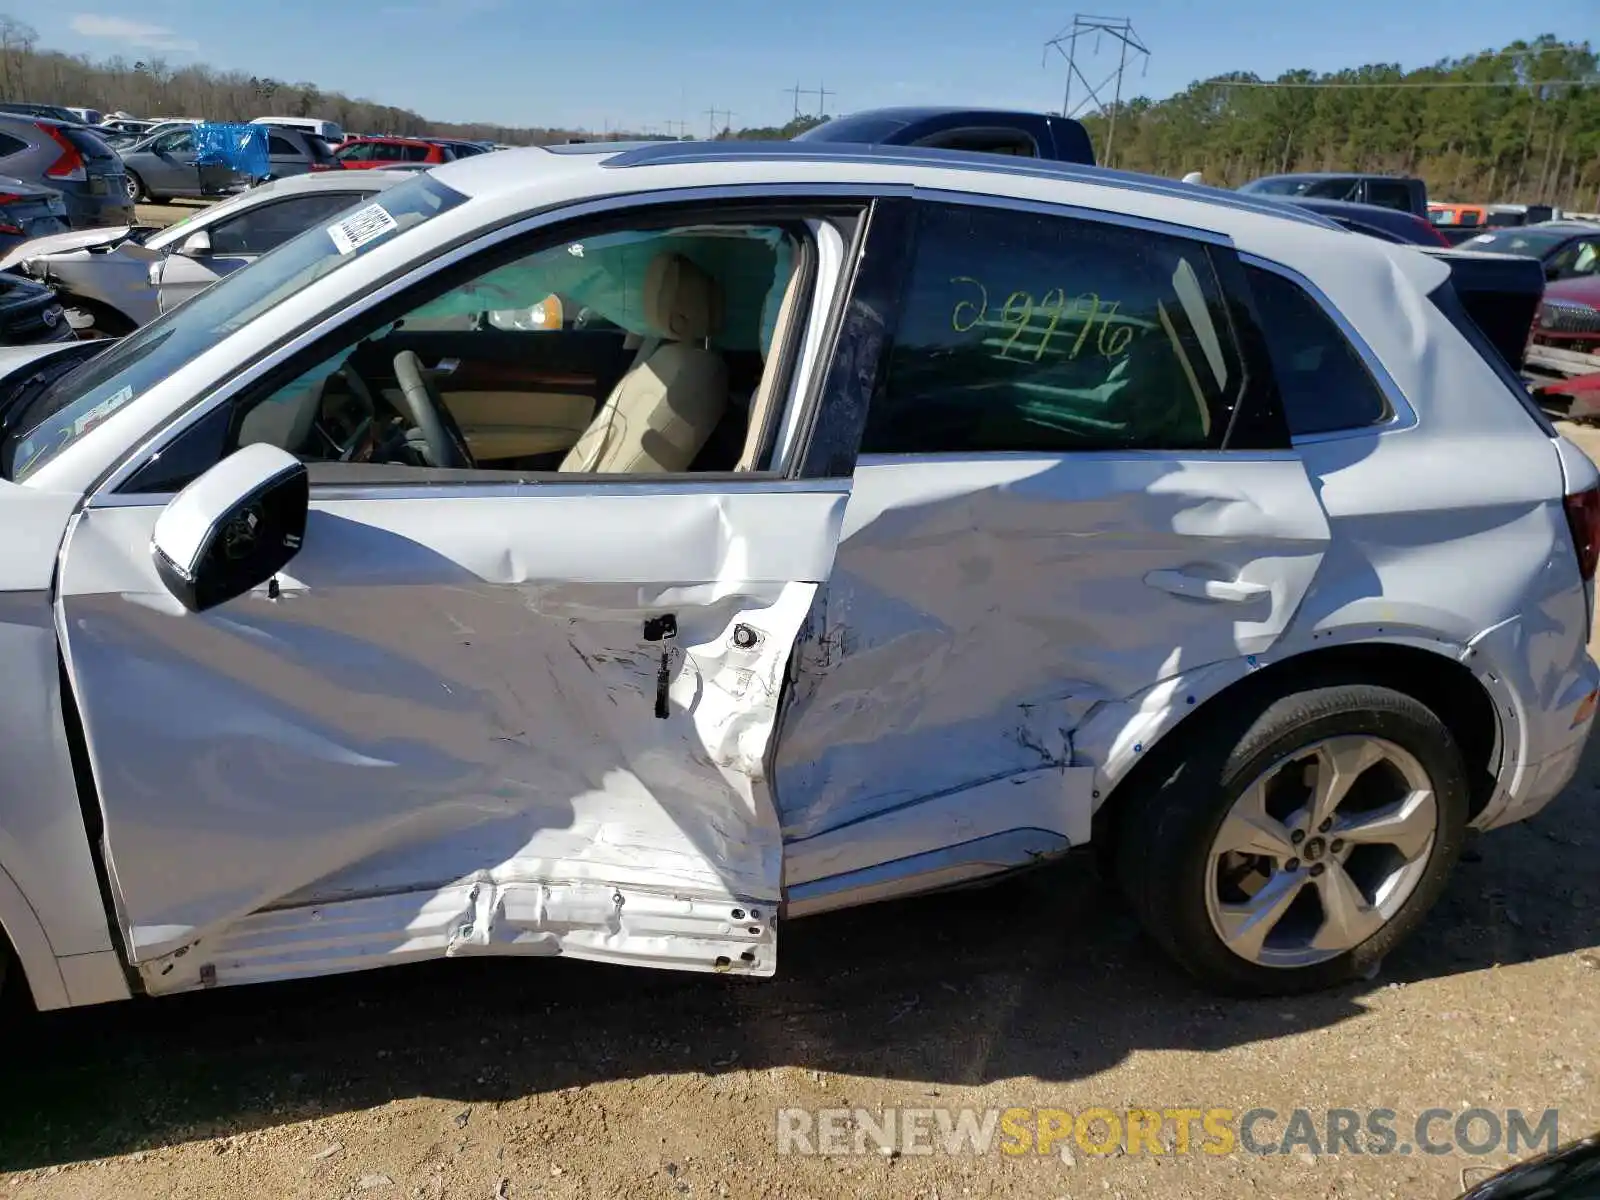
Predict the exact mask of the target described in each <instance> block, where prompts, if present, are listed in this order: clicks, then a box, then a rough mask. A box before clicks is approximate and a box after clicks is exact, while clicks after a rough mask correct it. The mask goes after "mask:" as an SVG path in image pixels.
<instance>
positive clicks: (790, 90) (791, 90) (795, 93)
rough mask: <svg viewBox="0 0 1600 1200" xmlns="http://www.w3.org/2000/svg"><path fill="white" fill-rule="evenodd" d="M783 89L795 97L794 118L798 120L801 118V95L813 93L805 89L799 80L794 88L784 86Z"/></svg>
mask: <svg viewBox="0 0 1600 1200" xmlns="http://www.w3.org/2000/svg"><path fill="white" fill-rule="evenodd" d="M783 90H784V92H785V93H786V94H788V95H791V96H793V97H794V119H795V120H796V121H798V120H799V119H800V97H801V96H809V95H810V94H811V93H810V92H807V91H803V90H802V89H801V87H800V84H799V82H798V81H797V82H796V83H795V85H794V86H793V87H792V88H784V89H783Z"/></svg>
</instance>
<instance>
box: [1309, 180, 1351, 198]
mask: <svg viewBox="0 0 1600 1200" xmlns="http://www.w3.org/2000/svg"><path fill="white" fill-rule="evenodd" d="M1299 194H1300V195H1302V196H1313V197H1315V198H1317V199H1319V200H1353V201H1359V200H1360V199H1361V181H1360V180H1359V179H1346V178H1339V179H1313V180H1310V181H1308V182H1307V183H1306V184H1305V186H1304V187H1303V188H1301V189H1300V192H1299Z"/></svg>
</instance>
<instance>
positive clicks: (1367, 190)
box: [1239, 171, 1428, 220]
mask: <svg viewBox="0 0 1600 1200" xmlns="http://www.w3.org/2000/svg"><path fill="white" fill-rule="evenodd" d="M1239 190H1240V191H1241V192H1244V193H1246V194H1247V195H1256V196H1306V197H1309V198H1311V199H1316V200H1347V201H1350V202H1351V203H1354V204H1375V205H1377V206H1379V207H1380V208H1393V209H1396V210H1398V211H1400V212H1408V213H1411V214H1412V215H1413V216H1416V217H1421V218H1422V219H1423V220H1427V219H1428V185H1427V183H1426V182H1424V181H1423V180H1421V179H1417V178H1414V177H1413V176H1410V175H1367V174H1363V173H1361V172H1359V171H1349V172H1336V171H1305V172H1300V173H1292V174H1288V175H1263V176H1262V177H1261V178H1260V179H1252V180H1250V182H1249V183H1244V184H1240V185H1239Z"/></svg>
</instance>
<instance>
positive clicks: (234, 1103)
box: [0, 431, 1600, 1200]
mask: <svg viewBox="0 0 1600 1200" xmlns="http://www.w3.org/2000/svg"><path fill="white" fill-rule="evenodd" d="M1577 436H1578V437H1579V438H1580V439H1582V440H1585V441H1587V442H1588V443H1589V449H1590V452H1591V453H1595V452H1596V450H1597V448H1600V437H1596V436H1594V435H1589V434H1586V433H1584V432H1582V431H1580V432H1579V433H1578V435H1577ZM1597 856H1600V744H1597V745H1596V747H1594V752H1593V753H1591V754H1590V756H1589V759H1588V762H1587V763H1586V764H1585V768H1584V770H1583V771H1582V773H1581V774H1580V776H1579V778H1578V780H1577V781H1576V782H1575V783H1574V784H1573V786H1572V787H1571V788H1570V789H1569V790H1568V792H1567V793H1566V794H1565V795H1564V796H1563V797H1562V798H1561V799H1560V800H1559V801H1558V802H1557V803H1556V804H1555V805H1554V806H1553V807H1552V808H1551V809H1549V810H1547V812H1545V813H1544V814H1543V815H1541V816H1540V817H1539V818H1537V819H1536V820H1534V821H1533V822H1531V823H1529V824H1528V825H1525V826H1522V827H1519V828H1515V829H1511V830H1506V831H1503V832H1501V833H1498V834H1496V835H1494V836H1492V837H1489V838H1485V839H1483V840H1482V841H1481V842H1479V843H1477V844H1476V845H1475V847H1474V848H1473V849H1472V850H1471V851H1469V856H1468V861H1466V862H1464V863H1463V864H1462V866H1461V869H1460V870H1459V872H1458V874H1457V876H1456V878H1455V883H1454V886H1453V887H1452V888H1451V890H1450V892H1449V894H1448V896H1447V897H1446V899H1445V900H1444V902H1443V903H1442V904H1441V905H1440V906H1439V908H1438V909H1437V910H1436V911H1435V912H1434V914H1433V915H1432V917H1431V918H1430V920H1429V921H1428V923H1427V925H1426V926H1425V927H1424V929H1423V931H1422V933H1421V934H1420V935H1419V936H1417V937H1416V938H1415V939H1413V940H1412V942H1411V943H1410V944H1409V945H1408V946H1407V947H1406V948H1405V949H1404V950H1403V952H1402V953H1400V954H1399V955H1397V956H1395V957H1394V958H1393V959H1391V960H1390V961H1389V962H1388V963H1387V964H1386V966H1385V969H1384V971H1383V972H1382V974H1381V975H1380V976H1379V977H1378V978H1377V979H1374V980H1372V981H1371V982H1369V983H1366V984H1362V985H1360V986H1357V987H1351V988H1347V989H1345V990H1342V991H1339V992H1335V993H1333V994H1330V995H1322V996H1318V997H1314V998H1310V999H1303V1000H1297V1001H1271V1002H1266V1003H1231V1002H1230V1003H1221V1002H1217V1001H1215V1000H1213V999H1211V998H1209V997H1208V996H1206V995H1203V994H1201V993H1199V992H1197V991H1196V990H1195V989H1194V988H1193V987H1191V986H1190V985H1189V983H1188V982H1187V981H1186V980H1185V979H1184V978H1182V977H1181V976H1179V975H1178V974H1177V973H1175V971H1173V970H1172V969H1170V968H1169V967H1168V966H1167V965H1166V964H1165V963H1164V961H1163V960H1161V959H1160V958H1158V957H1157V955H1156V954H1155V952H1154V951H1152V950H1151V949H1150V948H1149V946H1148V945H1147V944H1146V943H1145V942H1144V941H1143V940H1142V939H1141V937H1140V936H1139V934H1138V932H1137V930H1136V929H1135V927H1134V925H1133V923H1132V921H1131V919H1130V918H1129V917H1128V915H1127V914H1126V912H1125V911H1124V910H1123V908H1122V906H1121V905H1120V904H1119V903H1118V901H1117V900H1116V899H1115V897H1114V896H1112V895H1111V894H1110V893H1109V892H1108V891H1107V890H1105V889H1104V888H1103V887H1102V886H1101V885H1100V884H1098V883H1097V882H1095V880H1094V879H1093V878H1092V875H1090V874H1089V873H1087V872H1084V871H1070V870H1064V871H1057V872H1055V873H1053V874H1050V875H1036V876H1034V877H1032V878H1030V879H1027V880H1024V881H1019V882H1017V883H1016V884H1013V885H1008V886H1005V887H1002V888H998V889H994V890H991V891H988V892H982V893H973V894H968V895H964V896H946V897H940V898H933V899H926V900H922V901H917V902H911V903H904V904H896V905H886V906H882V907H879V908H876V909H872V910H869V911H865V912H859V913H854V914H847V915H843V916H838V917H829V918H819V919H816V920H814V921H809V922H796V923H795V924H794V925H792V926H790V927H788V928H786V930H785V932H784V938H783V943H784V944H783V958H782V973H781V975H780V977H779V978H778V979H777V980H773V981H768V982H765V983H757V982H752V981H738V980H727V979H722V978H716V977H685V976H674V975H670V974H663V973H651V972H626V971H622V970H616V969H607V968H599V967H593V966H586V965H584V964H580V963H566V962H540V961H534V962H526V961H525V962H504V961H502V962H498V963H495V962H485V961H458V962H449V963H441V964H437V965H436V966H430V967H424V968H401V969H396V970H393V971H388V972H379V973H373V974H368V975H365V976H354V977H349V978H342V979H332V980H319V981H310V982H307V983H303V984H294V985H287V986H278V987H271V988H256V989H243V990H239V991H235V992H221V993H216V994H209V995H201V996H191V997H183V998H178V999H172V1000H164V1001H158V1002H150V1003H142V1004H141V1003H133V1004H126V1005H121V1006H113V1007H111V1008H107V1009H102V1010H89V1011H83V1012H76V1013H66V1014H55V1015H52V1016H49V1017H46V1018H37V1017H35V1018H27V1019H25V1020H24V1022H23V1023H22V1024H21V1025H20V1026H17V1027H14V1028H13V1029H12V1030H11V1031H10V1032H11V1035H12V1036H11V1042H12V1047H13V1048H12V1049H11V1051H10V1052H9V1054H8V1056H7V1057H8V1061H7V1069H6V1072H5V1076H4V1079H5V1087H4V1090H3V1096H0V1168H4V1169H5V1170H6V1171H8V1172H9V1173H7V1174H4V1175H0V1194H3V1195H6V1196H9V1197H15V1198H17V1200H134V1198H139V1197H152V1198H154V1197H162V1198H166V1197H173V1198H179V1197H215V1196H218V1195H227V1196H231V1197H237V1198H240V1200H243V1198H245V1197H256V1196H260V1197H290V1196H292V1197H334V1196H347V1195H349V1196H354V1195H360V1196H371V1197H373V1198H374V1200H384V1198H387V1197H396V1198H398V1197H412V1196H418V1197H427V1198H429V1200H444V1198H447V1197H448V1198H451V1200H454V1198H457V1197H462V1198H466V1197H471V1198H476V1200H497V1198H501V1197H503V1198H506V1200H522V1198H523V1197H534V1196H538V1197H613V1196H614V1197H628V1198H633V1197H648V1196H663V1197H668V1196H689V1197H693V1196H701V1197H704V1196H734V1197H742V1196H783V1197H805V1196H817V1197H823V1196H850V1197H855V1196H861V1197H877V1196H891V1195H892V1196H915V1197H924V1198H926V1197H942V1198H945V1200H951V1198H954V1197H966V1196H973V1197H980V1196H1010V1195H1016V1196H1030V1197H1031V1196H1039V1197H1060V1196H1076V1197H1084V1196H1111V1197H1117V1196H1130V1197H1131V1196H1138V1197H1151V1198H1158V1200H1159V1198H1164V1197H1186V1198H1187V1197H1199V1198H1206V1197H1216V1198H1218V1200H1239V1198H1240V1197H1248V1196H1256V1195H1259V1196H1263V1197H1278V1196H1284V1197H1288V1196H1294V1197H1313V1196H1314V1197H1369V1196H1370V1197H1381V1198H1385V1200H1390V1198H1398V1197H1403V1198H1404V1200H1431V1198H1440V1200H1443V1198H1445V1197H1450V1196H1453V1195H1455V1194H1456V1193H1457V1192H1458V1191H1459V1190H1460V1189H1461V1187H1462V1185H1463V1183H1464V1182H1467V1183H1470V1182H1476V1181H1477V1180H1478V1179H1479V1178H1482V1177H1483V1176H1485V1175H1486V1174H1488V1173H1489V1169H1491V1168H1496V1167H1499V1166H1501V1165H1504V1164H1505V1163H1507V1162H1509V1161H1510V1156H1508V1155H1507V1154H1506V1153H1504V1152H1503V1151H1500V1152H1496V1153H1492V1154H1489V1155H1487V1156H1485V1157H1482V1158H1474V1157H1470V1156H1467V1155H1464V1154H1459V1153H1457V1154H1449V1155H1444V1156H1439V1157H1433V1156H1424V1155H1421V1154H1415V1155H1411V1156H1397V1155H1389V1156H1386V1157H1374V1156H1372V1155H1360V1156H1356V1155H1349V1154H1342V1155H1337V1156H1335V1155H1329V1154H1324V1155H1321V1156H1316V1155H1312V1154H1310V1153H1309V1152H1306V1151H1296V1152H1294V1153H1290V1154H1288V1155H1275V1156H1271V1157H1260V1156H1255V1155H1250V1154H1243V1153H1238V1154H1234V1155H1231V1156H1227V1157H1208V1156H1204V1155H1201V1154H1193V1153H1191V1154H1188V1155H1182V1154H1168V1155H1165V1156H1160V1157H1157V1156H1151V1155H1147V1154H1133V1155H1117V1156H1111V1157H1094V1156H1090V1155H1087V1154H1085V1153H1084V1152H1083V1151H1082V1150H1081V1149H1080V1150H1077V1151H1076V1152H1075V1153H1073V1154H1072V1155H1071V1156H1070V1161H1066V1160H1063V1158H1061V1157H1060V1156H1059V1155H1051V1156H1048V1157H1041V1156H1038V1155H1027V1156H1022V1157H1011V1156H1007V1155H1004V1154H1001V1153H998V1152H996V1153H991V1154H990V1155H988V1156H986V1157H983V1158H974V1157H970V1156H961V1157H947V1156H944V1155H936V1156H933V1157H921V1156H915V1155H907V1156H899V1157H890V1156H887V1155H880V1154H876V1153H870V1154H867V1155H864V1156H860V1157H856V1156H842V1157H832V1158H822V1157H810V1158H808V1157H798V1156H786V1157H780V1156H778V1155H777V1153H776V1151H775V1147H776V1138H775V1110H776V1109H777V1108H779V1107H783V1106H803V1107H810V1108H825V1107H835V1106H845V1107H864V1108H868V1109H877V1108H879V1107H880V1106H906V1107H931V1106H939V1105H950V1106H967V1105H973V1106H990V1105H993V1106H998V1107H1008V1106H1054V1107H1060V1108H1064V1109H1067V1110H1070V1111H1072V1112H1079V1111H1081V1110H1083V1109H1084V1108H1087V1107H1090V1106H1096V1105H1101V1106H1105V1107H1108V1108H1112V1109H1126V1108H1128V1107H1130V1106H1142V1107H1150V1108H1157V1109H1165V1108H1173V1107H1195V1108H1206V1107H1211V1106H1219V1107H1226V1108H1232V1109H1235V1110H1238V1111H1243V1110H1246V1109H1249V1108H1252V1107H1255V1106H1263V1107H1268V1108H1272V1109H1275V1110H1277V1111H1278V1112H1280V1113H1282V1114H1285V1115H1287V1114H1288V1113H1289V1112H1290V1111H1291V1110H1293V1109H1296V1108H1306V1109H1312V1110H1323V1109H1327V1108H1331V1107H1345V1108H1353V1109H1366V1108H1371V1107H1388V1108H1391V1109H1394V1110H1396V1111H1397V1112H1398V1113H1400V1114H1401V1117H1400V1120H1399V1121H1398V1122H1397V1126H1398V1127H1399V1128H1400V1129H1401V1130H1402V1131H1406V1130H1408V1129H1409V1128H1410V1125H1409V1124H1408V1122H1409V1121H1410V1119H1411V1118H1414V1117H1415V1116H1416V1115H1417V1114H1419V1113H1421V1112H1422V1111H1423V1110H1425V1109H1428V1108H1433V1107H1438V1108H1445V1109H1450V1110H1451V1111H1452V1112H1453V1113H1460V1112H1462V1111H1463V1110H1465V1109H1467V1108H1470V1107H1474V1106H1483V1107H1486V1108H1489V1109H1494V1110H1498V1111H1500V1112H1502V1113H1503V1112H1504V1111H1505V1110H1506V1109H1508V1108H1521V1109H1523V1110H1524V1111H1527V1112H1530V1113H1540V1112H1542V1111H1543V1110H1545V1109H1547V1108H1558V1109H1559V1110H1560V1129H1561V1136H1562V1137H1563V1139H1565V1138H1568V1137H1571V1136H1575V1135H1577V1134H1580V1133H1583V1132H1587V1131H1590V1130H1593V1129H1597V1128H1600V870H1597V869H1596V862H1597V861H1600V857H1597ZM1318 1119H1319V1121H1320V1116H1319V1118H1318ZM1440 1128H1441V1129H1448V1124H1446V1125H1444V1126H1441V1127H1440ZM1281 1130H1282V1122H1281V1121H1280V1122H1279V1123H1278V1124H1276V1125H1269V1126H1267V1127H1266V1134H1265V1136H1266V1138H1268V1139H1275V1138H1276V1137H1277V1136H1278V1135H1279V1133H1280V1132H1281ZM1403 1140H1404V1139H1403V1138H1402V1141H1403Z"/></svg>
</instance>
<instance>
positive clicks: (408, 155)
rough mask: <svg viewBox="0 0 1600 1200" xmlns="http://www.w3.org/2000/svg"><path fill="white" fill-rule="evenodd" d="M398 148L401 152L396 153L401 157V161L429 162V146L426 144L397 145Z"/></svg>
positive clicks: (397, 156)
mask: <svg viewBox="0 0 1600 1200" xmlns="http://www.w3.org/2000/svg"><path fill="white" fill-rule="evenodd" d="M396 149H398V150H399V153H398V154H396V155H395V157H396V158H398V159H400V161H401V162H427V161H428V148H427V147H426V146H418V145H414V144H406V145H402V146H398V147H396Z"/></svg>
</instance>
